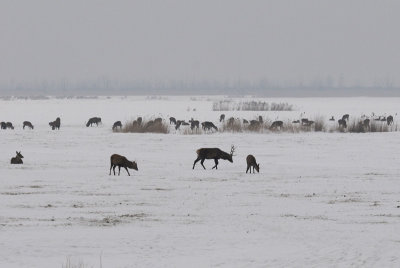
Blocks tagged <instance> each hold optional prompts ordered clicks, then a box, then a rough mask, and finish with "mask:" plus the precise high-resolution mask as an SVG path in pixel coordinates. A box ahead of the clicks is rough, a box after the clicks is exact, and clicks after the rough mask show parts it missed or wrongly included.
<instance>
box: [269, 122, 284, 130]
mask: <svg viewBox="0 0 400 268" xmlns="http://www.w3.org/2000/svg"><path fill="white" fill-rule="evenodd" d="M282 127H283V122H282V121H274V122H273V123H272V125H271V127H270V129H278V128H279V129H281V128H282Z"/></svg>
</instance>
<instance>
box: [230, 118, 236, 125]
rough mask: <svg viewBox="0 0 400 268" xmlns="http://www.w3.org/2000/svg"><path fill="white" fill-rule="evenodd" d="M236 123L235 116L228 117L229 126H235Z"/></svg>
mask: <svg viewBox="0 0 400 268" xmlns="http://www.w3.org/2000/svg"><path fill="white" fill-rule="evenodd" d="M234 123H235V118H233V117H231V118H229V119H228V126H233V124H234Z"/></svg>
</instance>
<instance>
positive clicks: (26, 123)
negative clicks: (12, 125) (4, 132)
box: [22, 121, 33, 129]
mask: <svg viewBox="0 0 400 268" xmlns="http://www.w3.org/2000/svg"><path fill="white" fill-rule="evenodd" d="M25 127H29V128H30V129H33V125H32V123H31V122H29V121H24V123H23V124H22V128H23V129H25Z"/></svg>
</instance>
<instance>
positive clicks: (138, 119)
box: [136, 116, 143, 126]
mask: <svg viewBox="0 0 400 268" xmlns="http://www.w3.org/2000/svg"><path fill="white" fill-rule="evenodd" d="M136 121H137V122H138V124H139V126H140V125H141V124H142V121H143V118H142V117H140V116H139V117H138V118H137V119H136Z"/></svg>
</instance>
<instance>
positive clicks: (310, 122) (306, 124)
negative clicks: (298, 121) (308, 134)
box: [302, 119, 314, 127]
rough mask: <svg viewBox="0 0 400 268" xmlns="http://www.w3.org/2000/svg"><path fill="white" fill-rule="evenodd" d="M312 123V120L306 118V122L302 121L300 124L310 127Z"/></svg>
mask: <svg viewBox="0 0 400 268" xmlns="http://www.w3.org/2000/svg"><path fill="white" fill-rule="evenodd" d="M312 124H314V121H311V120H308V119H307V122H304V123H302V125H303V126H305V127H311V125H312Z"/></svg>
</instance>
